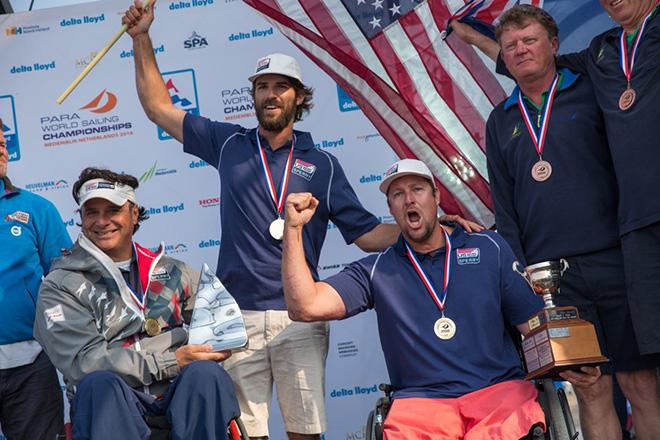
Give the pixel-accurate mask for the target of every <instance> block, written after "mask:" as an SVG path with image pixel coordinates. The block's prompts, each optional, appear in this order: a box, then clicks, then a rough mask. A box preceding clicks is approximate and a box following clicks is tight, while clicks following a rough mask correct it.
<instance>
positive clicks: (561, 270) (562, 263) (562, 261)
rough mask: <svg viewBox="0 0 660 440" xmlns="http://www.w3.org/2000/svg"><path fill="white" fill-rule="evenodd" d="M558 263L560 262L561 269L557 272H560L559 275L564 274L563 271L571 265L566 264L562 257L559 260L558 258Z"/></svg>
mask: <svg viewBox="0 0 660 440" xmlns="http://www.w3.org/2000/svg"><path fill="white" fill-rule="evenodd" d="M559 264H561V269H559V273H560V274H561V275H564V272H566V269H568V268H569V267H571V266H570V265H569V264H568V261H566V260H564V259H563V258H562V259H561V260H559Z"/></svg>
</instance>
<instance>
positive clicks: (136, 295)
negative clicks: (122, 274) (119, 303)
mask: <svg viewBox="0 0 660 440" xmlns="http://www.w3.org/2000/svg"><path fill="white" fill-rule="evenodd" d="M133 255H134V256H135V258H137V248H136V247H135V242H133ZM131 264H133V260H132V258H131ZM138 272H139V269H138ZM129 273H130V265H129ZM137 278H138V279H137V283H138V285H137V286H135V288H136V289H137V290H138V291H137V292H136V291H135V290H134V289H133V286H131V285H130V284H128V283H126V286H128V290H129V292H131V298H132V299H133V302H134V303H135V304H137V306H138V307H139V308H140V310H142V311H143V312H144V308H145V304H144V303H145V300H146V295H145V294H144V293H145V292H144V291H143V290H142V289H141V287H142V283H141V282H140V276H139V275H138V277H137Z"/></svg>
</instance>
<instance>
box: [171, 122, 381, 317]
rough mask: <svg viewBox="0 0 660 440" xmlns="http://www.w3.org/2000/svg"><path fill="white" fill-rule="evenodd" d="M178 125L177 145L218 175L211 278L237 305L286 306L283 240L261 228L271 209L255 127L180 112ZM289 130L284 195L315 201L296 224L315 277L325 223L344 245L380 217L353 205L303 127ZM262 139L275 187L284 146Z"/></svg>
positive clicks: (343, 182) (327, 157)
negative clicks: (304, 220)
mask: <svg viewBox="0 0 660 440" xmlns="http://www.w3.org/2000/svg"><path fill="white" fill-rule="evenodd" d="M183 129H184V132H183V137H184V151H186V152H187V153H191V154H194V155H195V156H197V157H199V158H201V159H203V160H205V161H206V162H208V163H209V164H210V165H212V166H214V167H215V168H216V169H217V170H218V172H219V174H220V221H221V226H222V239H221V242H220V253H219V255H218V266H217V274H218V277H219V278H220V279H221V280H222V282H223V283H224V285H225V286H226V287H227V289H228V290H229V292H231V294H232V295H233V296H234V297H235V298H236V301H237V302H238V305H239V306H240V307H241V308H242V309H244V310H286V304H285V302H284V293H283V290H282V280H281V273H280V268H281V260H282V243H281V241H279V240H275V239H274V238H272V237H271V235H270V233H269V232H268V228H269V226H270V223H271V222H272V221H273V220H275V219H276V218H277V209H276V208H275V204H274V203H273V199H272V198H271V196H270V193H269V192H268V186H267V181H266V177H265V175H264V171H263V167H262V165H261V159H260V158H259V150H258V147H257V138H256V136H257V129H256V128H255V129H247V128H244V127H241V126H239V125H233V124H227V123H221V122H214V121H211V120H209V119H206V118H203V117H199V116H195V115H191V114H187V115H186V117H185V119H184V124H183ZM294 134H295V138H296V142H295V149H294V152H293V158H292V161H291V168H290V171H289V172H290V176H289V187H288V191H287V193H288V194H290V193H294V192H311V193H312V194H313V195H314V197H316V198H317V199H318V200H319V202H320V203H319V206H318V208H317V209H316V213H315V214H314V217H312V220H311V221H310V222H309V223H308V224H307V225H305V227H304V228H303V240H304V247H305V255H306V257H307V263H308V265H309V268H310V270H311V271H312V274H313V276H314V277H315V279H318V273H317V266H318V260H319V254H320V253H321V246H322V245H323V240H324V239H325V234H326V231H327V229H328V222H329V221H332V222H333V223H334V224H335V225H336V226H337V227H338V228H339V230H340V232H341V234H342V236H343V237H344V240H345V241H346V243H352V242H353V241H354V240H355V239H356V238H358V237H360V236H361V235H363V234H365V233H366V232H369V231H370V230H371V229H373V228H374V227H375V226H376V225H378V224H379V222H378V219H377V218H376V217H375V216H374V215H372V214H371V213H369V212H368V211H367V210H365V209H364V207H363V206H362V205H361V204H360V201H359V200H358V198H357V196H356V194H355V191H353V188H352V187H351V185H350V184H349V183H348V180H347V179H346V176H345V174H344V171H343V170H342V168H341V166H340V165H339V162H338V161H337V159H336V158H335V157H334V156H332V155H331V154H329V153H327V152H325V151H322V150H318V149H316V148H314V141H313V140H312V137H311V135H310V134H309V133H305V132H301V131H294ZM261 145H262V147H263V148H264V149H265V152H266V157H267V160H268V165H269V167H270V172H271V175H272V178H273V182H274V184H275V188H276V191H277V190H279V188H280V181H281V180H282V173H283V170H284V166H285V164H286V161H287V158H288V155H289V147H290V144H289V145H285V146H284V147H281V148H278V149H277V150H275V151H273V150H272V149H271V148H270V146H269V144H268V141H266V139H264V138H263V137H262V138H261Z"/></svg>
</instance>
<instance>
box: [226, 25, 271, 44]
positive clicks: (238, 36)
mask: <svg viewBox="0 0 660 440" xmlns="http://www.w3.org/2000/svg"><path fill="white" fill-rule="evenodd" d="M271 36H273V28H272V26H271V27H268V28H265V29H251V30H249V31H245V32H236V33H232V34H230V35H229V37H227V39H228V40H229V41H239V40H249V39H252V38H264V37H271Z"/></svg>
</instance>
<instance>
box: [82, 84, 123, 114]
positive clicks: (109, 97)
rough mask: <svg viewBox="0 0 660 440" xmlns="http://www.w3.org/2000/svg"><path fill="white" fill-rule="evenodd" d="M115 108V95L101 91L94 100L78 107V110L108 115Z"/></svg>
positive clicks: (105, 90)
mask: <svg viewBox="0 0 660 440" xmlns="http://www.w3.org/2000/svg"><path fill="white" fill-rule="evenodd" d="M116 106H117V95H115V94H114V93H111V92H108V90H107V89H103V91H102V92H101V93H99V94H98V95H96V97H95V98H94V99H92V100H91V101H89V102H88V103H87V104H85V105H83V106H82V107H80V110H89V111H90V112H92V113H108V112H109V111H110V110H112V109H114V108H115V107H116Z"/></svg>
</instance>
